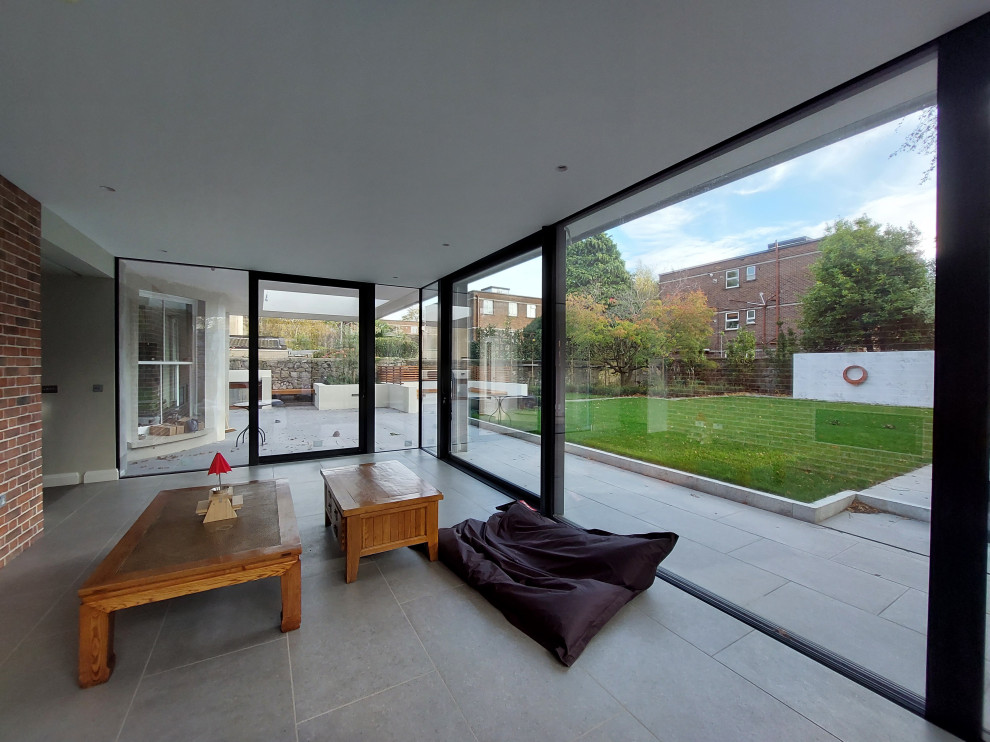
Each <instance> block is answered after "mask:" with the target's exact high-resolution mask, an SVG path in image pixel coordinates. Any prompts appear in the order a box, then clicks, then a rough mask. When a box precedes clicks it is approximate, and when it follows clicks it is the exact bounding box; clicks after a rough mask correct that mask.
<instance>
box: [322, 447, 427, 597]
mask: <svg viewBox="0 0 990 742" xmlns="http://www.w3.org/2000/svg"><path fill="white" fill-rule="evenodd" d="M320 473H321V474H322V475H323V484H324V488H323V492H324V498H323V499H324V507H325V511H326V512H325V516H326V525H327V526H330V527H332V528H333V532H334V535H335V536H336V537H337V540H338V541H339V542H340V548H341V550H342V551H343V552H344V554H345V555H346V560H345V562H346V565H347V582H354V580H356V579H357V571H358V560H359V559H360V558H361V557H363V556H366V555H368V554H377V553H379V552H382V551H389V550H391V549H398V548H399V547H400V546H412V545H413V544H424V543H425V544H426V545H427V547H428V549H429V553H430V561H436V558H437V515H438V506H437V503H438V502H439V501H440V500H442V499H443V495H442V494H440V492H439V491H438V490H437V489H436V488H435V487H433V486H432V485H430V484H427V483H426V482H424V481H423V480H422V479H420V478H419V477H417V476H416V475H415V474H413V473H412V472H411V471H409V469H407V468H406V467H405V466H404V465H403V464H402V463H401V462H399V461H380V462H376V463H374V464H358V465H356V466H341V467H339V468H336V469H323V470H322V471H321V472H320Z"/></svg>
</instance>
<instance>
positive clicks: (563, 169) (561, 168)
mask: <svg viewBox="0 0 990 742" xmlns="http://www.w3.org/2000/svg"><path fill="white" fill-rule="evenodd" d="M557 172H558V173H566V172H567V165H557Z"/></svg>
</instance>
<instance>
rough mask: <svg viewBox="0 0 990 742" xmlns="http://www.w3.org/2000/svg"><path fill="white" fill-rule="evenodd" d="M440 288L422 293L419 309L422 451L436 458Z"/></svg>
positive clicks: (433, 287) (430, 287) (428, 289)
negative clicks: (420, 328)
mask: <svg viewBox="0 0 990 742" xmlns="http://www.w3.org/2000/svg"><path fill="white" fill-rule="evenodd" d="M439 295H440V287H439V285H438V284H436V283H433V284H430V285H429V286H427V287H426V288H424V289H423V300H422V304H421V305H420V308H419V316H420V320H421V321H422V327H423V330H422V337H421V338H420V343H421V344H422V353H423V355H422V358H423V367H422V369H420V395H421V398H422V413H421V414H422V416H423V426H422V427H423V441H422V444H421V445H422V447H423V448H424V449H425V450H426V451H428V452H429V453H432V454H433V455H434V456H436V455H437V402H438V397H439V395H438V393H437V367H438V364H439V362H440V334H439V327H440V301H439Z"/></svg>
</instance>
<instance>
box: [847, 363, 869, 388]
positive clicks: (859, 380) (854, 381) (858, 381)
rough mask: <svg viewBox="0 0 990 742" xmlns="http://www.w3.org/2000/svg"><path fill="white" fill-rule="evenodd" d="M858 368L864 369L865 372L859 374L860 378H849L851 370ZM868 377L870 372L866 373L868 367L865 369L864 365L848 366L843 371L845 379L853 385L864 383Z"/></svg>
mask: <svg viewBox="0 0 990 742" xmlns="http://www.w3.org/2000/svg"><path fill="white" fill-rule="evenodd" d="M857 368H858V369H859V370H860V371H862V372H863V373H862V374H861V375H860V376H859V378H857V379H850V378H849V372H850V371H853V370H855V369H857ZM868 377H869V374H868V373H866V369H865V368H863V367H862V366H846V368H845V370H843V372H842V378H843V379H845V381H846V382H847V383H849V384H852V385H853V386H859V385H860V384H862V383H863V382H864V381H866V379H867V378H868Z"/></svg>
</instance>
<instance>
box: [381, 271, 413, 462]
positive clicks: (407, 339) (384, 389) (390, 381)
mask: <svg viewBox="0 0 990 742" xmlns="http://www.w3.org/2000/svg"><path fill="white" fill-rule="evenodd" d="M418 446H419V291H418V290H417V289H410V288H406V287H402V286H376V287H375V450H376V451H397V450H400V449H403V448H416V447H418Z"/></svg>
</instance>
